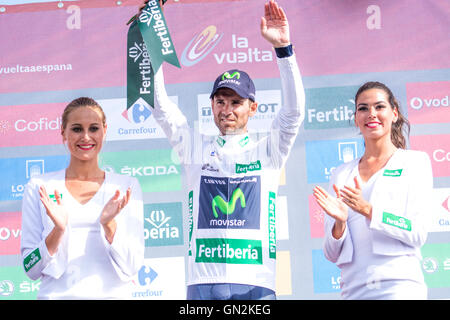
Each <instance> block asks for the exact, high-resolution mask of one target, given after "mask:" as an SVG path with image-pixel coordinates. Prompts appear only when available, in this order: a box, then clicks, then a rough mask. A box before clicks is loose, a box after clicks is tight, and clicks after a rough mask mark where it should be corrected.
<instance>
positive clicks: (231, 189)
mask: <svg viewBox="0 0 450 320" xmlns="http://www.w3.org/2000/svg"><path fill="white" fill-rule="evenodd" d="M260 193H261V181H260V177H259V176H253V177H243V178H222V177H208V176H202V177H201V182H200V205H199V218H198V228H199V229H208V228H213V229H220V228H233V229H240V228H245V229H258V228H259V225H260V221H259V220H260V219H259V217H260V206H261V203H260V200H261V194H260Z"/></svg>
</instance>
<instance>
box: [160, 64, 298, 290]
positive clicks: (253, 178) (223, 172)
mask: <svg viewBox="0 0 450 320" xmlns="http://www.w3.org/2000/svg"><path fill="white" fill-rule="evenodd" d="M277 62H278V66H279V69H280V74H281V83H282V93H283V100H282V101H283V102H284V105H283V107H282V108H281V109H280V111H279V113H278V115H277V117H276V118H275V119H274V121H273V123H272V127H271V128H270V132H269V134H267V135H266V136H265V137H264V138H263V139H260V140H258V141H254V140H253V139H252V138H251V137H250V135H248V134H241V135H226V136H215V137H213V136H203V135H200V134H199V133H198V132H196V131H194V130H191V129H190V128H189V126H188V124H187V120H186V118H185V117H184V115H183V114H182V113H181V111H180V110H179V109H178V107H177V106H176V105H174V104H173V103H172V102H171V101H170V100H169V98H168V97H167V93H166V91H165V88H164V80H163V75H162V71H161V70H160V71H158V72H157V74H156V75H155V109H154V113H153V115H154V117H155V119H156V120H157V121H158V123H159V124H160V125H161V127H162V128H163V130H164V131H165V133H166V135H167V137H168V139H169V141H170V142H171V144H172V146H173V147H174V149H175V150H176V151H177V153H178V155H179V157H180V159H181V161H182V162H183V164H184V166H185V171H186V179H187V187H188V195H187V199H188V201H189V202H188V203H189V252H188V259H189V266H188V280H187V282H188V285H192V284H201V283H239V284H249V285H256V286H261V287H266V288H269V289H272V290H275V262H276V230H275V219H276V207H275V202H276V194H277V190H278V184H279V176H280V170H281V169H282V167H283V165H284V163H285V161H286V159H287V157H288V155H289V152H290V149H291V147H292V145H293V143H294V141H295V138H296V136H297V133H298V130H299V127H300V125H301V123H302V121H303V119H304V104H305V95H304V89H303V84H302V80H301V77H300V72H299V70H298V67H297V62H296V60H295V56H290V57H287V58H281V59H279V58H277ZM268 129H269V128H268Z"/></svg>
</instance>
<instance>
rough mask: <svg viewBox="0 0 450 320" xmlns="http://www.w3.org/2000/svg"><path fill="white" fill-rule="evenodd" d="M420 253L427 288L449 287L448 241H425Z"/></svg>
mask: <svg viewBox="0 0 450 320" xmlns="http://www.w3.org/2000/svg"><path fill="white" fill-rule="evenodd" d="M421 253H422V271H423V275H424V277H425V283H426V284H427V286H428V288H444V287H450V243H426V244H425V245H424V246H423V247H422V248H421Z"/></svg>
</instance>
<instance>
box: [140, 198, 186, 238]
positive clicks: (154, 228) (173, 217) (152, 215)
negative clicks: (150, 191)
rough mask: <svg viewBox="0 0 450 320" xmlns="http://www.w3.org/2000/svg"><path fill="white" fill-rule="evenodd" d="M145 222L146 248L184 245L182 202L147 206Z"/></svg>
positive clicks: (145, 207) (145, 206) (145, 208)
mask: <svg viewBox="0 0 450 320" xmlns="http://www.w3.org/2000/svg"><path fill="white" fill-rule="evenodd" d="M144 221H145V222H144V239H145V246H146V247H156V246H173V245H182V244H183V216H182V204H181V202H171V203H152V204H145V205H144Z"/></svg>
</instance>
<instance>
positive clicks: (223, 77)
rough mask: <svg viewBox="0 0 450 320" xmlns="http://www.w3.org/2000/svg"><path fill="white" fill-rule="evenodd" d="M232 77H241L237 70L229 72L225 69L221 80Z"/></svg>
mask: <svg viewBox="0 0 450 320" xmlns="http://www.w3.org/2000/svg"><path fill="white" fill-rule="evenodd" d="M234 77H236V79H238V80H239V78H240V77H241V74H240V73H239V72H237V71H235V72H233V73H232V74H229V73H228V71H227V72H225V73H224V74H223V75H222V81H223V80H225V79H233V78H234Z"/></svg>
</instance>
